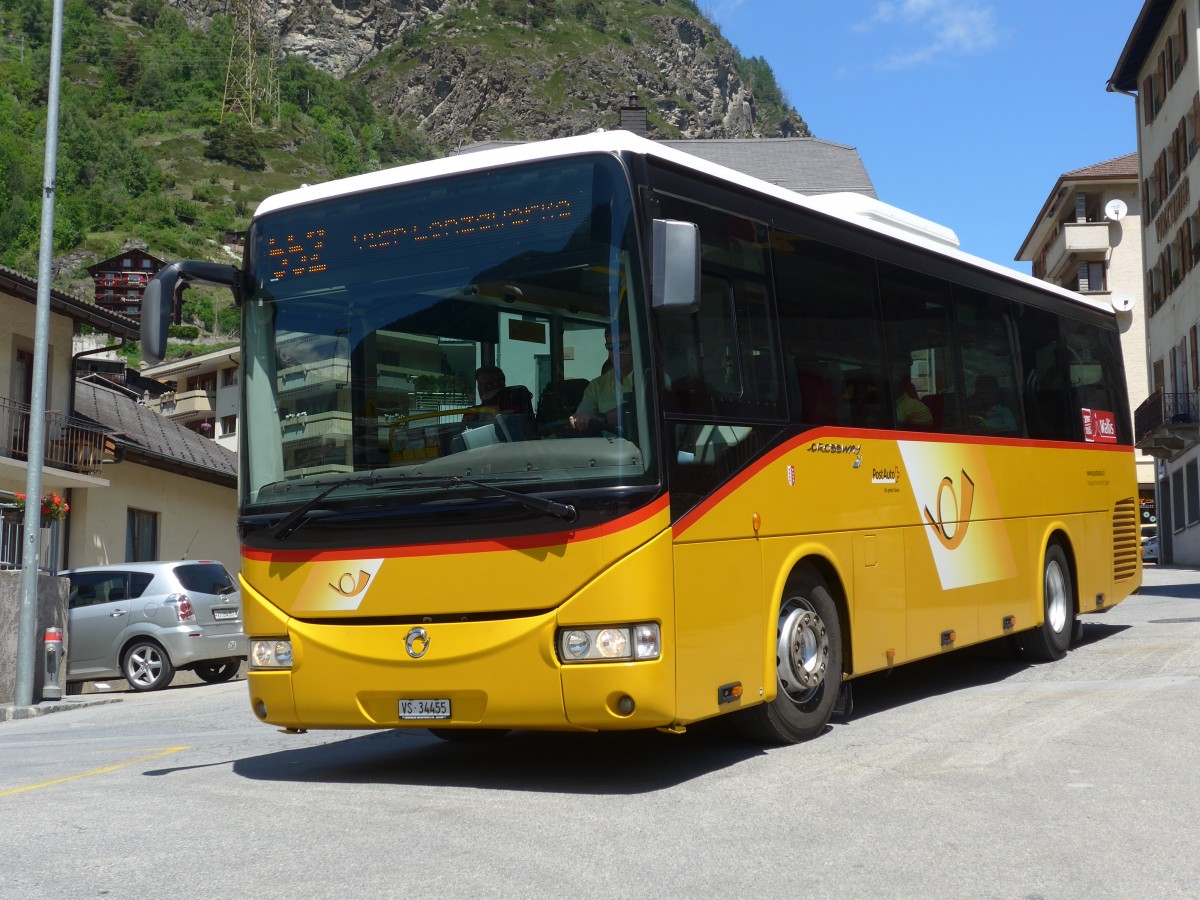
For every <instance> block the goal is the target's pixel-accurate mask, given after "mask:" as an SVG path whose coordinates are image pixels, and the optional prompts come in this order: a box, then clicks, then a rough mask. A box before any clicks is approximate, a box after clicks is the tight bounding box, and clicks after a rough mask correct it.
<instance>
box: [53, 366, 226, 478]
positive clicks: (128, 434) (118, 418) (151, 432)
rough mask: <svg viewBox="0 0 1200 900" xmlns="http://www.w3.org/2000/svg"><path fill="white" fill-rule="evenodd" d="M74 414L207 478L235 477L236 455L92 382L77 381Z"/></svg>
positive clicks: (120, 440)
mask: <svg viewBox="0 0 1200 900" xmlns="http://www.w3.org/2000/svg"><path fill="white" fill-rule="evenodd" d="M75 413H76V415H78V416H82V417H85V418H88V419H91V420H92V421H93V422H95V423H97V424H98V425H101V426H102V427H104V428H110V429H112V430H113V431H114V432H116V434H115V435H114V438H115V439H116V441H117V442H118V443H119V444H125V445H126V446H128V447H130V448H131V449H133V450H137V451H141V452H143V453H146V454H148V455H150V456H158V457H161V458H163V459H167V460H172V461H173V462H175V463H177V464H179V465H182V466H184V467H186V468H192V469H195V470H197V474H201V473H203V474H206V475H208V476H209V477H210V478H211V477H212V476H217V477H220V478H223V479H236V478H237V454H236V453H233V452H232V451H230V450H227V449H226V448H224V447H222V446H221V445H220V444H218V443H217V442H216V441H210V440H209V439H208V438H206V437H202V436H201V435H199V434H196V433H195V432H194V431H189V430H188V429H186V428H184V427H183V426H182V425H177V424H176V423H174V422H172V421H171V420H170V419H168V418H167V417H166V416H162V415H159V414H158V413H156V412H154V410H152V409H150V408H149V407H146V406H142V405H141V404H140V403H137V402H135V401H134V400H131V399H130V398H129V397H126V396H125V395H124V394H122V393H121V392H120V391H117V390H114V389H112V388H107V387H104V386H102V385H99V384H95V383H94V382H89V381H76V383H75Z"/></svg>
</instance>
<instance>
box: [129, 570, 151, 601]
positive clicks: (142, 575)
mask: <svg viewBox="0 0 1200 900" xmlns="http://www.w3.org/2000/svg"><path fill="white" fill-rule="evenodd" d="M153 580H154V576H153V575H151V574H150V573H149V572H130V573H129V596H130V597H131V598H134V599H136V598H138V597H140V596H142V594H144V593H146V588H148V587H150V582H152V581H153Z"/></svg>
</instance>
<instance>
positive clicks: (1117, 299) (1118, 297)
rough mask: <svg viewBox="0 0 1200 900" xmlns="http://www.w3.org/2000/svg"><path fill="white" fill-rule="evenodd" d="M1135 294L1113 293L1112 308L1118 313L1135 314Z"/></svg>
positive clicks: (1127, 292) (1125, 292) (1126, 292)
mask: <svg viewBox="0 0 1200 900" xmlns="http://www.w3.org/2000/svg"><path fill="white" fill-rule="evenodd" d="M1133 304H1134V299H1133V294H1131V293H1129V291H1113V295H1112V308H1113V309H1115V310H1116V311H1117V312H1133Z"/></svg>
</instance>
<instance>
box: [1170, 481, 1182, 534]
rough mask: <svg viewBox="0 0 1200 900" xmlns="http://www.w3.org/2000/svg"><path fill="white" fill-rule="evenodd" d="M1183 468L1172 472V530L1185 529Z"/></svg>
mask: <svg viewBox="0 0 1200 900" xmlns="http://www.w3.org/2000/svg"><path fill="white" fill-rule="evenodd" d="M1183 508H1184V507H1183V469H1176V470H1175V471H1174V472H1172V473H1171V530H1172V531H1183V527H1184V523H1183V520H1184V511H1183Z"/></svg>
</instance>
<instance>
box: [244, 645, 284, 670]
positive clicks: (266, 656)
mask: <svg viewBox="0 0 1200 900" xmlns="http://www.w3.org/2000/svg"><path fill="white" fill-rule="evenodd" d="M248 661H249V663H250V668H251V669H290V668H291V667H292V642H291V641H289V640H287V639H286V638H251V639H250V653H249V657H248Z"/></svg>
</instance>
